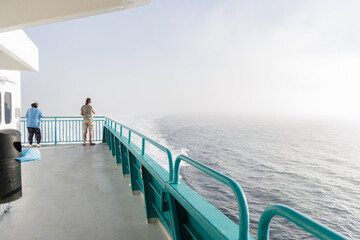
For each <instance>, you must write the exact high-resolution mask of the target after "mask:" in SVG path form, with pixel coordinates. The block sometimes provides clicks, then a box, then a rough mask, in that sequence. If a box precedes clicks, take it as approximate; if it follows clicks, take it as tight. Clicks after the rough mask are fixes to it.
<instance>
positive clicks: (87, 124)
mask: <svg viewBox="0 0 360 240" xmlns="http://www.w3.org/2000/svg"><path fill="white" fill-rule="evenodd" d="M88 128H89V133H91V132H92V130H93V128H94V121H93V120H92V119H84V121H83V129H84V133H86V132H87V129H88Z"/></svg>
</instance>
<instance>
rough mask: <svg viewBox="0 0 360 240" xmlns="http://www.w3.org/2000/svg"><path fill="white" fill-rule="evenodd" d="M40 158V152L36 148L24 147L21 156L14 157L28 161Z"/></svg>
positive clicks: (21, 160)
mask: <svg viewBox="0 0 360 240" xmlns="http://www.w3.org/2000/svg"><path fill="white" fill-rule="evenodd" d="M40 159H41V153H40V151H39V150H38V149H32V148H26V149H23V150H22V151H21V157H19V158H16V160H19V161H20V162H30V161H35V160H40Z"/></svg>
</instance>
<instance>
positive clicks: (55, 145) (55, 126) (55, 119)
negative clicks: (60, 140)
mask: <svg viewBox="0 0 360 240" xmlns="http://www.w3.org/2000/svg"><path fill="white" fill-rule="evenodd" d="M56 144H57V135H56V117H55V146H56Z"/></svg>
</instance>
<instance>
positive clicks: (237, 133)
mask: <svg viewBox="0 0 360 240" xmlns="http://www.w3.org/2000/svg"><path fill="white" fill-rule="evenodd" d="M134 123H135V122H134ZM134 129H137V130H139V131H140V132H143V133H144V134H146V135H148V136H150V137H151V138H154V140H156V141H160V142H161V143H162V144H163V145H165V146H167V147H169V148H170V149H171V150H172V151H173V155H174V158H175V157H176V155H178V154H186V155H188V156H189V157H191V158H193V159H195V160H197V161H199V162H201V163H204V164H205V165H207V166H210V167H211V168H213V169H215V170H217V171H219V172H221V173H223V174H225V175H227V176H229V177H231V178H233V179H234V180H236V181H237V182H238V183H239V184H240V186H241V187H242V189H243V190H244V192H245V194H246V198H247V201H248V206H249V212H250V233H251V235H252V236H254V237H255V236H256V235H257V226H258V221H259V219H260V215H261V213H262V211H263V210H264V209H265V207H267V206H269V205H272V204H285V205H288V206H290V207H292V208H294V209H296V210H298V211H300V212H302V213H304V214H306V215H308V216H310V217H311V218H313V219H315V220H317V221H319V222H320V223H322V224H325V225H326V226H328V227H331V228H332V229H334V230H336V231H338V232H339V233H341V234H343V235H345V236H347V237H349V238H351V239H360V227H359V226H360V127H358V126H349V125H347V124H339V123H324V122H295V121H292V122H285V121H283V122H281V121H277V122H275V121H252V120H243V119H240V118H238V119H236V118H234V119H230V118H227V119H226V118H223V119H221V118H191V117H187V118H181V117H165V118H161V119H157V120H155V121H150V122H148V125H146V124H144V123H139V122H138V125H137V126H136V125H135V126H134ZM163 164H165V165H166V161H165V162H163ZM181 166H182V167H181V171H180V174H181V177H182V180H183V181H184V182H186V183H187V184H188V185H189V186H190V187H192V188H193V189H194V190H196V191H197V192H198V193H199V194H200V195H202V196H203V197H204V198H206V199H207V200H208V201H209V202H210V203H212V204H213V205H214V206H216V207H217V208H218V209H219V210H220V211H222V212H223V213H224V214H225V215H226V216H228V217H229V218H230V219H232V220H233V221H234V222H236V223H238V214H237V213H238V210H237V205H236V200H235V197H234V195H233V193H232V192H231V190H230V189H229V188H228V187H226V186H225V185H223V184H222V183H220V182H217V181H216V180H213V179H212V178H210V177H208V176H207V175H205V174H202V173H201V172H200V171H198V170H196V169H195V168H193V167H192V166H189V165H186V164H185V165H183V164H182V165H181ZM164 167H165V168H166V166H164ZM270 237H271V239H311V238H312V236H311V235H309V234H308V233H305V232H304V231H303V230H301V229H299V228H298V227H297V226H296V225H294V224H292V223H289V222H287V221H285V220H283V219H281V218H280V217H275V218H274V219H273V220H272V222H271V229H270Z"/></svg>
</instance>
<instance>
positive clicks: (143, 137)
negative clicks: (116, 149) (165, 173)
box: [105, 118, 174, 181]
mask: <svg viewBox="0 0 360 240" xmlns="http://www.w3.org/2000/svg"><path fill="white" fill-rule="evenodd" d="M109 121H110V124H109ZM113 123H114V125H115V124H116V125H119V126H120V132H119V134H120V137H121V136H122V128H125V129H127V130H128V131H129V137H128V143H129V144H130V143H131V133H134V134H136V135H137V136H139V137H140V138H141V139H142V147H141V155H142V156H144V155H145V141H146V142H149V143H151V144H152V145H153V146H155V147H157V148H158V149H159V150H161V151H163V152H164V153H166V155H167V158H168V162H169V181H171V180H172V179H173V172H174V167H173V161H172V155H171V152H170V150H169V149H167V148H166V147H164V146H162V145H161V144H159V143H157V142H155V141H154V140H152V139H151V138H148V137H146V136H145V135H143V134H141V133H139V132H138V131H136V130H133V129H132V128H130V127H127V126H125V125H124V124H121V123H119V122H116V121H114V120H112V119H110V118H105V125H106V126H109V127H110V128H112V129H114V130H115V132H117V130H116V125H115V126H114V128H113V127H112V125H113Z"/></svg>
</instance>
